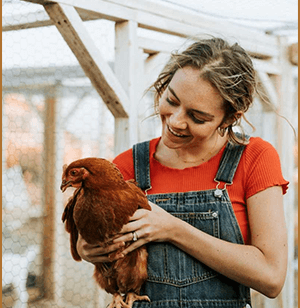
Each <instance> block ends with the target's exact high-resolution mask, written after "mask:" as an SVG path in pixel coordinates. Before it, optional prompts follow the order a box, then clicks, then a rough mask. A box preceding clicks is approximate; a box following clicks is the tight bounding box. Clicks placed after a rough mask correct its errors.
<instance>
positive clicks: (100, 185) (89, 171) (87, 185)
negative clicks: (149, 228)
mask: <svg viewBox="0 0 300 308" xmlns="http://www.w3.org/2000/svg"><path fill="white" fill-rule="evenodd" d="M68 187H75V188H76V190H75V192H74V194H73V197H71V198H70V199H69V201H68V203H67V205H66V206H65V209H64V212H63V215H62V220H63V222H65V228H66V231H67V232H68V233H70V247H71V254H72V257H73V259H74V260H76V261H81V257H80V256H79V254H78V251H77V248H76V243H77V240H78V233H80V235H81V236H82V237H83V239H84V240H85V241H86V242H87V243H89V244H99V245H100V246H102V247H105V246H107V245H108V244H109V242H110V241H111V239H112V238H113V237H114V236H115V235H116V234H118V233H119V232H120V231H121V229H122V227H123V226H124V225H125V224H127V223H128V222H129V219H130V217H131V216H132V215H133V214H134V212H135V211H136V210H137V209H138V208H143V209H147V210H151V208H150V206H149V204H148V200H147V198H146V196H145V194H144V193H143V192H142V191H141V190H140V189H139V188H138V187H137V185H136V183H135V182H134V181H133V180H131V181H125V180H124V178H123V176H122V174H121V172H120V171H119V169H118V168H117V167H116V166H115V165H114V164H113V163H111V162H109V161H108V160H105V159H103V158H94V157H90V158H83V159H79V160H76V161H74V162H72V163H71V164H70V165H69V166H66V165H64V166H63V174H62V184H61V190H62V191H63V192H64V191H65V190H66V189H67V188H68ZM128 245H129V244H128V243H127V244H126V246H125V247H123V248H120V249H119V250H117V251H116V252H114V253H112V254H110V255H109V257H110V258H111V259H112V260H113V259H114V257H115V256H116V255H117V254H119V253H120V252H122V250H124V249H125V248H126V247H127V246H128ZM147 256H148V254H147V250H146V248H145V246H142V247H140V248H138V249H136V250H134V251H132V252H131V253H129V254H128V255H126V256H125V257H123V258H121V259H118V260H116V261H112V262H107V263H100V262H98V263H95V264H94V265H95V271H94V278H95V280H96V282H97V283H98V284H99V286H100V287H101V288H103V289H104V290H105V291H106V292H108V293H111V294H113V295H114V297H113V302H112V303H111V304H110V306H109V307H110V308H114V307H126V308H130V307H132V303H133V302H134V301H135V300H148V301H149V298H148V296H146V295H145V296H139V293H140V289H141V286H142V284H143V283H144V282H145V280H146V279H147ZM123 294H125V298H123V296H122V295H123Z"/></svg>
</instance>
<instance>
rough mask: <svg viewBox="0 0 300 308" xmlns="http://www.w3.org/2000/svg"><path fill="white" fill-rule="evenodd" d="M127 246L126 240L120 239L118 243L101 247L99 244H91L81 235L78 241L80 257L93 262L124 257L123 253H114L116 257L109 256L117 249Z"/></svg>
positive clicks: (109, 260)
mask: <svg viewBox="0 0 300 308" xmlns="http://www.w3.org/2000/svg"><path fill="white" fill-rule="evenodd" d="M124 246H125V242H124V241H119V242H117V243H113V244H111V245H108V246H106V247H101V246H99V245H94V244H89V243H87V242H86V241H85V240H84V239H83V238H82V237H81V236H79V238H78V241H77V251H78V253H79V255H80V257H81V258H82V259H83V260H85V261H87V262H91V263H97V262H111V261H114V260H117V259H119V258H120V257H122V255H121V254H114V257H113V258H112V257H109V256H108V255H109V254H111V253H113V252H116V250H118V249H120V248H122V247H124Z"/></svg>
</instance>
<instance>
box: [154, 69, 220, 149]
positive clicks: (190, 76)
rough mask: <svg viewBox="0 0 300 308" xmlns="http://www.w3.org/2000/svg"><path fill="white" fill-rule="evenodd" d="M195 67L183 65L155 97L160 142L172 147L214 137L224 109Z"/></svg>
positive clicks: (216, 95) (193, 144)
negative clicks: (157, 109) (159, 94)
mask: <svg viewBox="0 0 300 308" xmlns="http://www.w3.org/2000/svg"><path fill="white" fill-rule="evenodd" d="M199 75H200V72H199V70H198V69H195V68H191V67H184V68H182V69H179V70H178V71H177V72H176V73H175V75H174V76H173V78H172V80H171V82H170V83H169V85H168V87H167V88H166V90H165V91H164V93H163V95H162V97H161V98H160V100H159V113H160V117H161V120H162V141H163V143H164V144H165V145H166V146H167V147H169V148H172V149H177V148H187V147H188V148H191V147H198V146H199V145H200V146H203V145H204V144H206V143H207V144H208V143H209V141H212V140H216V134H218V133H217V128H218V127H219V126H220V125H221V124H222V122H223V119H224V116H225V111H224V110H223V108H222V106H223V98H222V97H221V96H220V94H219V93H218V91H217V90H216V89H215V88H214V87H213V86H212V85H211V84H210V83H209V82H208V81H206V80H204V79H202V78H200V77H199Z"/></svg>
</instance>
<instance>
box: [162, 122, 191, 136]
mask: <svg viewBox="0 0 300 308" xmlns="http://www.w3.org/2000/svg"><path fill="white" fill-rule="evenodd" d="M167 127H168V130H169V132H170V133H171V134H172V135H174V136H176V137H180V138H187V137H189V136H187V135H182V134H179V133H177V132H175V131H174V130H173V129H172V128H171V127H170V126H169V125H167Z"/></svg>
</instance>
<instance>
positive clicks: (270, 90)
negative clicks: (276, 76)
mask: <svg viewBox="0 0 300 308" xmlns="http://www.w3.org/2000/svg"><path fill="white" fill-rule="evenodd" d="M256 75H257V77H258V87H259V89H260V91H261V92H262V94H263V96H264V99H265V101H262V103H263V107H264V109H266V110H268V111H274V110H277V109H278V91H277V89H276V87H275V85H274V84H273V82H272V80H271V78H270V77H269V76H268V74H267V73H265V72H262V71H257V72H256ZM266 102H267V103H269V104H270V105H269V106H268V104H267V103H266Z"/></svg>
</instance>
